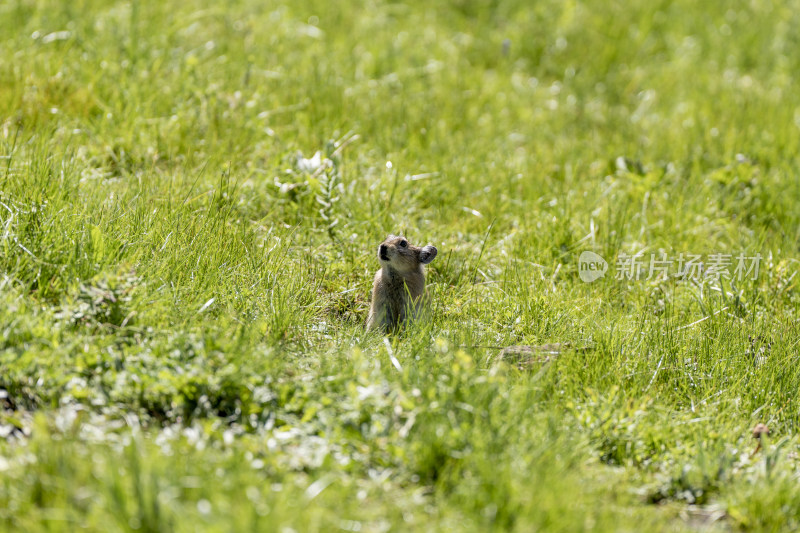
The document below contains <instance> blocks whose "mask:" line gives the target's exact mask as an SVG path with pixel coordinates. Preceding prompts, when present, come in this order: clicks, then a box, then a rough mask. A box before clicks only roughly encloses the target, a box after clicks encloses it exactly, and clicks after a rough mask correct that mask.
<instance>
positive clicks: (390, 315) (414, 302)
mask: <svg viewBox="0 0 800 533" xmlns="http://www.w3.org/2000/svg"><path fill="white" fill-rule="evenodd" d="M436 252H437V250H436V247H435V246H431V245H428V246H423V247H422V248H420V247H418V246H413V245H411V244H409V242H408V241H407V240H406V238H405V237H398V236H396V235H389V236H388V237H386V240H385V241H383V242H382V243H381V244H380V246H378V259H379V260H380V262H381V269H380V270H378V271H377V272H376V273H375V281H374V283H373V285H372V303H371V305H370V308H369V318H367V329H370V330H371V329H381V330H383V331H384V332H389V331H393V330H395V329H396V328H397V327H398V326H400V325H401V324H404V323H405V322H406V321H407V320H408V319H410V318H413V316H415V315H416V314H417V313H418V312H419V311H420V309H421V308H422V306H423V305H424V303H425V302H424V299H425V296H424V295H425V273H424V271H423V269H422V265H427V264H428V263H430V262H431V261H433V259H434V258H435V257H436ZM409 313H410V314H411V316H408V315H409Z"/></svg>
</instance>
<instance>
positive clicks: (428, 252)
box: [419, 244, 438, 265]
mask: <svg viewBox="0 0 800 533" xmlns="http://www.w3.org/2000/svg"><path fill="white" fill-rule="evenodd" d="M437 252H438V250H437V249H436V247H435V246H431V245H430V244H429V245H428V246H425V247H423V248H422V250H420V251H419V262H420V263H422V264H423V265H427V264H428V263H430V262H431V261H433V259H434V258H435V257H436V253H437Z"/></svg>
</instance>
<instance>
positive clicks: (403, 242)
mask: <svg viewBox="0 0 800 533" xmlns="http://www.w3.org/2000/svg"><path fill="white" fill-rule="evenodd" d="M406 246H408V241H406V240H403V241H400V248H405V247H406Z"/></svg>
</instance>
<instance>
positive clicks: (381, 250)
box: [379, 244, 387, 256]
mask: <svg viewBox="0 0 800 533" xmlns="http://www.w3.org/2000/svg"><path fill="white" fill-rule="evenodd" d="M386 250H387V248H386V245H385V244H381V247H380V248H379V252H380V254H381V255H383V256H385V255H386Z"/></svg>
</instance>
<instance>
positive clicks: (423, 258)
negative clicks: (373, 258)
mask: <svg viewBox="0 0 800 533" xmlns="http://www.w3.org/2000/svg"><path fill="white" fill-rule="evenodd" d="M436 252H437V250H436V247H435V246H431V245H428V246H423V247H419V246H414V245H412V244H411V243H409V242H408V240H407V239H406V238H405V237H401V236H397V235H389V236H388V237H386V240H385V241H383V242H382V243H381V245H380V246H378V259H380V261H381V265H389V266H391V267H392V268H393V269H395V270H397V271H400V272H407V271H411V270H416V269H419V267H420V265H427V264H428V263H430V262H431V261H433V259H434V258H435V257H436Z"/></svg>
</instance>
